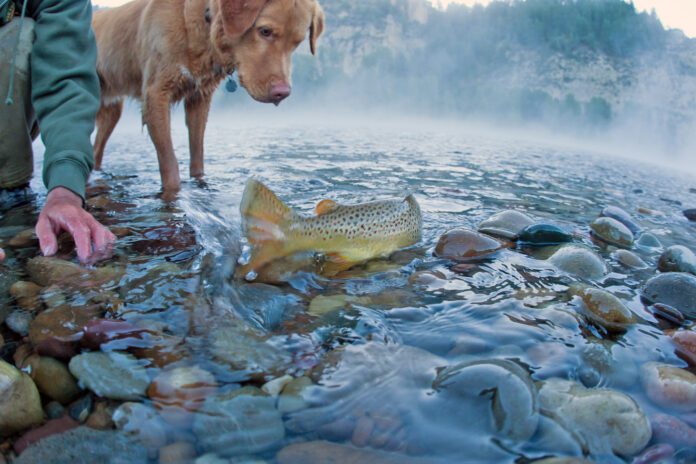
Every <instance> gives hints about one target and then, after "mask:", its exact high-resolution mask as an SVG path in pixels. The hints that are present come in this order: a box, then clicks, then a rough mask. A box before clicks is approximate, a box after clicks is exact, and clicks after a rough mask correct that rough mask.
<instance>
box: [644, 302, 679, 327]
mask: <svg viewBox="0 0 696 464" xmlns="http://www.w3.org/2000/svg"><path fill="white" fill-rule="evenodd" d="M648 309H649V310H650V312H651V313H652V314H653V315H654V316H655V317H656V318H659V319H662V320H664V321H667V322H669V323H670V324H672V325H676V326H680V325H682V324H684V321H685V320H686V318H685V317H684V315H683V314H682V313H681V311H679V310H678V309H677V308H673V307H671V306H669V305H666V304H663V303H655V304H654V305H650V307H649V308H648Z"/></svg>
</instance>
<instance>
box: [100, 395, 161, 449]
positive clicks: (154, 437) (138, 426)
mask: <svg viewBox="0 0 696 464" xmlns="http://www.w3.org/2000/svg"><path fill="white" fill-rule="evenodd" d="M112 419H113V422H114V425H115V426H116V428H117V429H119V430H122V431H123V432H124V433H125V434H126V435H128V436H130V437H133V438H134V439H136V440H137V441H138V442H139V443H140V444H142V446H144V447H145V448H147V449H149V450H157V449H159V448H161V447H163V446H164V445H166V444H167V428H166V426H165V424H164V422H163V420H162V418H161V417H160V416H159V414H158V413H157V411H155V410H154V409H153V408H151V407H149V406H146V405H144V404H142V403H131V402H127V403H123V404H122V405H120V406H119V407H118V408H117V409H116V410H115V411H114V414H113V416H112Z"/></svg>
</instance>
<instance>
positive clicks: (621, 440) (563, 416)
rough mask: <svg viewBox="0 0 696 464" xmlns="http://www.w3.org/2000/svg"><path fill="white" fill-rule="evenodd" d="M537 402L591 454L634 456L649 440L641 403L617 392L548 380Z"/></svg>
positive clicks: (647, 424) (646, 422) (542, 410)
mask: <svg viewBox="0 0 696 464" xmlns="http://www.w3.org/2000/svg"><path fill="white" fill-rule="evenodd" d="M539 404H540V410H541V413H542V414H545V415H547V416H549V417H552V418H553V419H554V420H556V421H557V422H558V423H559V424H561V425H562V426H563V427H564V428H565V429H566V430H569V431H572V433H573V435H574V436H575V437H576V439H577V440H578V441H579V443H580V445H581V446H582V447H583V449H584V450H585V451H587V452H589V453H591V454H593V455H607V454H611V453H612V452H613V453H617V454H620V455H623V456H633V455H635V454H637V453H639V452H640V451H642V450H643V449H644V448H645V446H646V445H647V444H648V442H649V441H650V437H651V429H650V423H649V422H648V419H647V417H646V416H645V414H644V413H643V411H642V410H641V408H640V406H638V404H637V403H636V402H635V401H634V400H633V399H632V398H631V397H629V396H627V395H625V394H623V393H620V392H618V391H613V390H609V389H604V388H593V389H588V388H585V387H583V386H582V385H580V384H578V383H576V382H572V381H569V380H563V379H551V380H547V381H545V382H543V384H542V385H541V388H540V390H539Z"/></svg>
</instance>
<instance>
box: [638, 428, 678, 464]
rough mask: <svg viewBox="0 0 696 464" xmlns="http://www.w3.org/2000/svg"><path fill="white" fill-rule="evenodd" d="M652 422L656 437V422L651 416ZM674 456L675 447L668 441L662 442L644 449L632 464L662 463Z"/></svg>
mask: <svg viewBox="0 0 696 464" xmlns="http://www.w3.org/2000/svg"><path fill="white" fill-rule="evenodd" d="M650 423H651V424H652V426H653V437H655V425H654V424H655V422H654V421H653V418H652V417H651V418H650ZM673 456H674V447H673V446H672V445H668V444H666V443H661V444H659V445H653V446H651V447H649V448H646V449H645V450H643V452H642V453H640V454H639V455H638V456H636V457H635V458H633V461H631V464H661V463H665V462H669V459H671V458H672V457H673Z"/></svg>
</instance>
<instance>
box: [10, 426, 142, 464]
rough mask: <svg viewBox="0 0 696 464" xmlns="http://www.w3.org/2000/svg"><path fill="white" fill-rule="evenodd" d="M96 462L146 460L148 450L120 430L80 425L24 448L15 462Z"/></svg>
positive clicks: (136, 461)
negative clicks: (104, 429)
mask: <svg viewBox="0 0 696 464" xmlns="http://www.w3.org/2000/svg"><path fill="white" fill-rule="evenodd" d="M38 462H46V463H48V462H50V463H55V464H93V463H95V462H104V463H107V462H113V463H128V464H141V463H142V464H146V463H147V462H148V458H147V451H146V450H145V449H144V448H143V447H141V446H138V445H137V443H135V442H134V441H133V440H131V439H130V438H129V437H127V436H126V435H124V434H123V433H121V432H118V431H113V430H112V431H101V430H95V429H91V428H89V427H78V428H76V429H73V430H70V431H68V432H65V433H61V434H58V435H53V436H50V437H48V438H45V439H43V440H41V441H39V442H37V443H35V444H34V445H32V446H30V447H29V448H27V449H26V451H24V452H23V453H22V454H21V455H20V456H19V458H17V459H16V460H15V461H14V463H15V464H35V463H38Z"/></svg>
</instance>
